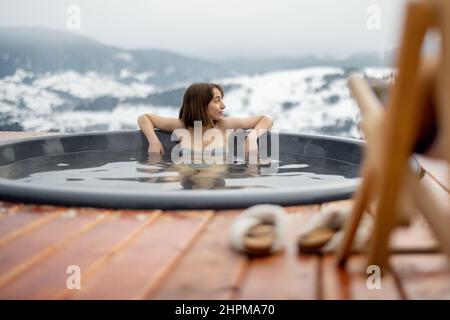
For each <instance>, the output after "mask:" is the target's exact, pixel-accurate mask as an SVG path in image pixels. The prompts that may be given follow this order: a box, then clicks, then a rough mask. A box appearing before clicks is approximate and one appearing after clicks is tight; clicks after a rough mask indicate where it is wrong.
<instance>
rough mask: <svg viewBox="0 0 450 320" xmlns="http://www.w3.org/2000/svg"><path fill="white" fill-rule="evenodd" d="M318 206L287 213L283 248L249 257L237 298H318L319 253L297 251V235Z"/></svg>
mask: <svg viewBox="0 0 450 320" xmlns="http://www.w3.org/2000/svg"><path fill="white" fill-rule="evenodd" d="M318 208H319V207H318V206H309V207H308V206H307V207H303V209H302V210H301V211H298V212H297V213H292V214H290V215H289V217H288V219H289V223H288V230H287V237H286V247H285V249H284V251H282V252H280V253H278V254H274V255H271V256H268V257H264V258H253V259H251V260H250V262H249V264H248V266H247V268H246V270H245V274H244V276H243V281H242V283H241V284H240V288H239V290H238V291H237V292H236V294H235V295H234V296H233V298H236V299H317V298H318V296H319V292H318V290H319V288H318V283H319V273H318V272H319V257H318V256H317V255H304V254H303V255H299V253H298V249H297V237H298V235H299V233H300V231H301V229H302V227H303V226H304V225H305V223H306V222H307V221H308V220H309V219H310V218H311V216H312V215H313V214H315V213H316V212H317V210H318Z"/></svg>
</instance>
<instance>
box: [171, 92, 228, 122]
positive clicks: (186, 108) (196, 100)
mask: <svg viewBox="0 0 450 320" xmlns="http://www.w3.org/2000/svg"><path fill="white" fill-rule="evenodd" d="M214 88H216V89H217V90H219V91H220V93H221V94H222V97H223V89H222V87H221V86H220V85H218V84H215V83H194V84H192V85H191V86H189V88H187V90H186V92H185V93H184V96H183V104H182V105H181V109H180V114H179V116H178V118H179V119H180V120H181V121H183V123H184V125H185V126H186V128H189V127H192V128H193V127H194V121H201V122H202V125H203V126H206V127H208V128H209V127H213V126H214V124H215V121H214V120H213V119H211V117H210V116H209V114H208V104H209V102H210V101H211V100H212V98H213V97H214V96H213V92H214Z"/></svg>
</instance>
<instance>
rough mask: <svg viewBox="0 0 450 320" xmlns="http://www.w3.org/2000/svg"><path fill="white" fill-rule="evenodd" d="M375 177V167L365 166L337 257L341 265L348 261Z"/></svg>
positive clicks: (369, 198)
mask: <svg viewBox="0 0 450 320" xmlns="http://www.w3.org/2000/svg"><path fill="white" fill-rule="evenodd" d="M374 179H375V172H374V170H373V168H371V167H367V168H365V171H364V174H363V178H362V184H361V186H360V187H359V189H358V191H357V193H356V197H355V202H354V204H353V207H352V213H351V215H350V218H349V220H348V221H347V223H346V225H345V231H344V237H343V239H342V242H341V244H340V246H339V248H338V251H337V259H338V264H339V265H340V266H344V265H345V263H346V261H347V258H348V256H349V254H350V252H351V248H352V244H353V239H354V238H355V234H356V230H357V228H358V224H359V222H360V221H361V218H362V215H363V214H364V211H366V208H368V206H369V204H370V200H371V194H372V192H373V189H374V188H373V186H374V182H375V181H374Z"/></svg>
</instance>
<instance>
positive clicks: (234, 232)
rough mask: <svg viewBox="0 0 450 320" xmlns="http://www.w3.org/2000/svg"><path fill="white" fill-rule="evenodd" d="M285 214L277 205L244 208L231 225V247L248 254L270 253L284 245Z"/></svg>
mask: <svg viewBox="0 0 450 320" xmlns="http://www.w3.org/2000/svg"><path fill="white" fill-rule="evenodd" d="M286 220H287V214H286V212H285V211H284V209H283V207H280V206H277V205H267V204H262V205H255V206H252V207H250V208H248V209H246V210H244V211H243V212H242V213H241V214H239V216H237V217H236V218H235V220H234V221H233V223H232V225H231V229H230V233H229V240H230V244H231V247H232V248H233V249H235V250H238V251H240V252H245V253H249V254H270V253H274V252H276V251H278V250H280V249H282V248H283V247H284V244H285V236H286V225H287V224H286Z"/></svg>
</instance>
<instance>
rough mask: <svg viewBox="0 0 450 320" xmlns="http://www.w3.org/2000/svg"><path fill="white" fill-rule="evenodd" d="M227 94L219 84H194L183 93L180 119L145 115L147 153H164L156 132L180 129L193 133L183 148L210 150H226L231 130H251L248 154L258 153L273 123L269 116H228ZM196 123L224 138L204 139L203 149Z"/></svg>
mask: <svg viewBox="0 0 450 320" xmlns="http://www.w3.org/2000/svg"><path fill="white" fill-rule="evenodd" d="M223 96H224V92H223V89H222V87H221V86H220V85H217V84H214V83H195V84H192V85H191V86H190V87H189V88H188V89H187V90H186V92H185V93H184V97H183V103H182V105H181V109H180V113H179V116H178V119H176V118H168V117H161V116H158V115H155V114H143V115H141V116H140V117H139V118H138V123H139V127H140V128H141V130H142V131H143V133H144V135H145V136H146V137H147V139H148V142H149V147H148V152H149V153H150V154H154V153H156V154H161V155H162V154H164V148H163V146H162V144H161V142H160V141H159V139H158V137H157V136H156V134H155V131H154V129H155V128H158V129H160V130H164V131H169V132H172V131H174V130H177V129H186V130H188V131H189V133H190V135H189V136H190V137H191V141H183V140H184V139H181V144H182V147H183V146H184V147H185V148H186V149H188V148H190V146H194V150H195V149H196V147H198V148H200V149H201V150H203V149H205V148H206V147H208V148H220V149H225V148H226V146H227V141H228V138H229V136H230V134H231V133H232V132H233V130H230V129H244V130H245V129H252V130H251V131H250V133H249V134H248V136H247V138H246V143H245V151H246V153H257V152H258V145H257V138H258V137H259V136H260V135H261V134H263V133H264V130H260V129H266V130H269V129H271V128H272V125H273V121H272V119H271V118H270V117H268V116H266V115H259V116H253V117H225V116H224V109H225V105H224V103H223ZM194 121H201V125H202V132H205V131H206V130H208V129H216V130H218V131H215V132H220V133H221V136H222V137H223V139H218V140H221V141H216V139H214V138H211V139H209V140H206V141H205V140H204V139H203V136H202V139H201V146H199V145H198V141H197V140H195V141H194Z"/></svg>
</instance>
